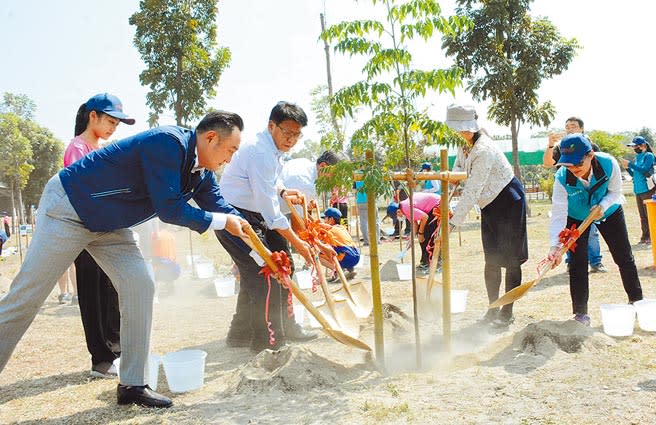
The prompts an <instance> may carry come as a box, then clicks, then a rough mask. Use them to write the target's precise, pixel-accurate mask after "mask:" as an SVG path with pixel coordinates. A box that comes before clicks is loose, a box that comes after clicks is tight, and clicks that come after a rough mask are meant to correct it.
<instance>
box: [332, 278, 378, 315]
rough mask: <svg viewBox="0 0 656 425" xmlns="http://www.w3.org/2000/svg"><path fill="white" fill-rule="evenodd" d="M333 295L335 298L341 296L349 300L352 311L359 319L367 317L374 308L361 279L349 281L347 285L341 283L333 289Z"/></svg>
mask: <svg viewBox="0 0 656 425" xmlns="http://www.w3.org/2000/svg"><path fill="white" fill-rule="evenodd" d="M333 295H334V296H335V298H336V299H339V298H342V299H346V300H349V301H351V303H352V304H353V305H352V307H353V312H354V313H355V316H356V317H357V318H359V319H364V318H366V317H369V315H370V314H371V311H372V310H373V308H374V303H373V301H372V300H371V295H369V291H368V290H367V288H366V287H365V284H364V282H362V281H356V282H352V283H349V286H348V287H346V286H344V285H342V286H341V287H340V288H338V289H336V290H335V291H333Z"/></svg>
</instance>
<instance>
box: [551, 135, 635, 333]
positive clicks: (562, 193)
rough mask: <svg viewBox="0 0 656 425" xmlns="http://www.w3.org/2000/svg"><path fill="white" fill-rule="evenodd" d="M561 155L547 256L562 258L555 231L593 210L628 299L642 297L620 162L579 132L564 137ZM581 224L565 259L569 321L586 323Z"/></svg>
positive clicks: (556, 261)
mask: <svg viewBox="0 0 656 425" xmlns="http://www.w3.org/2000/svg"><path fill="white" fill-rule="evenodd" d="M560 151H561V156H560V159H559V160H558V164H560V165H562V166H561V167H560V168H559V169H558V171H557V172H556V176H555V181H554V186H553V196H552V216H551V225H550V228H549V237H550V239H551V250H550V251H549V257H548V258H549V259H550V260H554V267H556V266H557V265H558V264H560V262H561V260H562V257H560V256H557V254H556V253H557V251H558V250H559V248H560V247H561V246H562V242H561V241H560V232H561V231H562V230H563V229H565V228H572V225H574V224H576V226H577V227H578V226H580V225H581V223H582V222H583V221H584V220H585V218H586V217H587V216H588V215H589V214H590V213H594V218H595V223H596V224H597V228H598V229H599V232H600V233H601V236H602V237H603V238H604V240H605V241H606V244H607V245H608V249H609V250H610V253H611V255H612V257H613V261H615V264H617V265H618V267H619V269H620V276H621V279H622V284H623V285H624V290H625V292H626V294H627V295H628V298H629V299H628V301H629V302H630V303H633V302H634V301H638V300H641V299H642V288H641V286H640V279H639V278H638V270H637V268H636V265H635V261H634V259H633V253H632V251H631V244H630V243H629V236H628V232H627V229H626V222H625V220H624V210H623V208H622V204H623V203H624V202H625V199H624V195H622V180H621V177H620V167H619V164H618V163H617V161H616V160H615V158H613V157H612V156H610V155H608V154H606V153H603V152H594V151H593V150H592V145H591V144H590V141H588V139H587V138H586V137H585V136H583V135H582V134H579V133H575V134H570V135H568V136H565V137H564V138H563V140H562V141H561V143H560ZM589 234H590V229H589V228H588V229H586V230H585V231H584V232H583V233H582V234H581V235H580V237H579V239H578V240H577V241H576V245H577V246H576V249H575V250H574V252H572V256H571V261H570V273H569V287H570V295H571V297H572V310H573V313H574V320H576V321H578V322H580V323H582V324H584V325H586V326H590V316H588V298H589V287H588V283H589V281H588V255H587V252H588V237H589Z"/></svg>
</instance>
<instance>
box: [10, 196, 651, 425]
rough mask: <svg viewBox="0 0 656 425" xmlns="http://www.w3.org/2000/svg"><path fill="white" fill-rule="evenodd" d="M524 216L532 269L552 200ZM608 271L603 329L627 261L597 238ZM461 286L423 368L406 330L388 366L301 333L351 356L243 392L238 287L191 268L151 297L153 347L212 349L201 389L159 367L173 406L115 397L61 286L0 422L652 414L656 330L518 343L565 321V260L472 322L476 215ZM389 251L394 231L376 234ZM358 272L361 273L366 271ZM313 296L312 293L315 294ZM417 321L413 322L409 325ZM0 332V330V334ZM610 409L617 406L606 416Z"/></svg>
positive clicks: (619, 295) (38, 324)
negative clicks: (537, 348)
mask: <svg viewBox="0 0 656 425" xmlns="http://www.w3.org/2000/svg"><path fill="white" fill-rule="evenodd" d="M627 210H628V212H627V219H628V225H629V233H630V235H631V238H632V240H633V241H636V240H637V239H638V238H639V233H638V232H639V225H638V219H637V212H636V211H635V206H634V199H633V198H629V199H628V205H627ZM532 211H533V217H532V218H530V219H529V234H530V240H529V254H530V260H529V262H527V263H526V265H525V266H524V268H523V271H524V277H525V279H524V280H528V279H530V278H531V277H532V276H533V274H534V270H535V266H536V265H537V262H538V261H539V260H540V259H541V258H542V257H543V256H544V255H545V253H546V252H547V250H548V243H547V237H546V235H547V223H548V218H547V217H546V213H547V211H548V205H547V204H544V203H533V204H532ZM178 240H179V241H180V244H179V257H180V258H184V256H185V255H186V254H187V253H188V233H187V231H186V230H185V231H181V232H180V233H178ZM602 246H603V249H602V253H603V254H604V263H605V264H606V265H607V266H608V268H609V270H610V272H609V273H608V274H603V275H600V274H593V275H591V297H590V312H591V316H592V320H593V327H595V329H596V330H600V326H601V318H600V315H599V304H601V303H606V302H624V301H625V298H626V296H625V294H624V291H623V289H622V286H621V282H620V279H619V273H618V272H617V270H616V267H615V266H614V265H613V264H612V261H611V259H610V255H609V253H608V251H607V249H606V248H605V246H604V245H603V244H602ZM451 248H452V250H451V258H452V264H453V272H452V281H453V285H454V287H455V288H463V289H468V290H469V291H470V292H469V299H468V306H467V312H466V313H464V314H459V315H455V316H454V322H453V351H454V354H455V356H452V355H448V354H445V353H444V352H443V351H442V349H441V347H442V341H441V339H442V338H441V322H440V321H439V320H436V321H432V322H426V321H422V322H421V328H422V332H421V337H422V342H423V343H424V346H425V347H424V351H423V358H422V360H423V367H422V370H420V371H418V370H417V369H416V367H415V349H414V345H413V341H414V336H413V335H412V333H409V334H403V333H402V332H398V331H395V330H393V329H390V328H391V326H390V325H389V324H387V325H386V327H385V363H386V366H387V370H388V372H389V373H388V374H387V375H385V374H381V373H378V372H374V371H371V370H370V369H367V368H366V367H359V366H360V365H363V364H365V363H366V361H367V359H366V356H365V355H364V354H363V353H362V352H359V351H356V350H353V349H350V348H348V347H345V346H343V345H341V344H338V343H336V342H334V341H333V340H330V339H328V338H327V337H321V338H319V339H318V340H316V341H313V342H311V343H308V344H306V346H307V347H308V348H309V349H311V350H312V351H313V352H315V353H317V354H319V355H321V356H323V357H325V358H328V359H330V360H331V361H333V362H336V363H339V364H342V365H344V366H347V367H349V368H352V370H353V373H352V374H349V375H348V376H346V375H345V376H343V377H340V379H339V382H340V384H339V385H336V386H334V387H328V388H326V387H322V388H316V389H314V390H310V391H303V392H291V393H283V392H280V390H277V389H271V390H269V391H261V392H260V393H254V394H253V393H251V394H245V393H239V392H237V393H235V392H234V391H231V390H230V388H231V384H232V383H233V382H234V380H235V379H236V378H237V377H238V374H239V369H240V367H242V366H243V365H244V364H246V363H247V362H248V361H249V360H251V359H252V354H251V353H250V352H249V351H248V350H246V349H232V348H227V347H226V346H225V343H224V339H225V335H226V331H227V327H228V324H229V320H230V318H231V316H232V312H233V310H234V304H235V297H232V298H216V296H215V294H214V288H213V286H212V282H211V280H192V279H190V278H189V276H187V275H184V276H183V278H181V279H180V280H179V281H177V282H176V284H175V292H174V293H173V294H170V295H168V296H166V294H164V293H161V294H160V303H159V304H156V305H155V317H154V329H153V340H152V348H153V352H155V353H166V352H169V351H175V350H179V349H184V348H200V349H203V350H205V351H207V352H208V358H207V367H206V376H205V385H204V387H203V388H202V389H200V390H198V391H195V392H191V393H186V394H171V393H170V392H169V391H168V387H167V384H166V380H165V379H164V377H163V370H160V380H159V390H161V391H162V392H163V393H165V394H167V395H171V396H172V397H173V399H174V403H175V406H174V407H173V408H171V409H168V410H166V411H153V410H148V409H143V408H138V407H120V406H117V405H116V401H115V400H116V399H115V390H116V382H115V381H108V380H94V379H91V378H90V377H89V375H88V370H89V367H90V364H89V358H88V357H89V356H88V353H87V352H86V347H85V343H84V335H83V331H82V326H81V322H80V319H79V317H78V316H79V312H78V309H77V308H76V307H71V306H60V305H58V304H57V300H56V294H57V292H56V290H55V291H53V293H52V294H51V296H50V297H49V298H48V300H47V302H46V303H45V304H44V306H43V307H42V309H41V311H40V313H39V315H38V316H37V318H36V320H35V321H34V323H33V324H32V326H31V327H30V329H29V330H28V332H27V333H26V335H25V336H24V338H23V340H22V341H21V343H20V344H19V345H18V347H17V349H16V351H15V353H14V355H13V358H12V359H11V361H10V362H9V364H8V365H7V367H6V369H5V370H4V371H3V373H2V374H1V375H0V423H3V424H4V423H18V424H36V423H39V424H77V423H102V424H114V423H116V424H118V423H120V424H124V423H125V424H155V423H157V424H159V423H162V424H169V423H171V424H188V423H189V424H205V423H230V424H233V423H234V424H246V423H254V424H255V423H257V424H268V423H276V424H280V423H290V424H297V423H299V424H315V423H347V422H348V423H354V424H359V423H372V424H373V423H417V424H420V423H421V424H423V423H467V424H480V423H509V424H555V423H558V424H562V423H579V424H595V423H602V422H609V421H611V422H612V423H618V424H631V423H635V424H638V423H651V422H653V415H654V412H655V408H656V402H655V398H654V391H656V370H655V369H656V362H655V361H654V357H653V353H654V352H655V349H656V342H655V340H654V336H653V335H652V334H649V333H646V332H643V331H640V330H639V329H638V328H637V327H636V332H635V334H634V336H633V337H630V338H616V339H615V343H614V344H613V345H610V346H608V347H605V348H597V349H587V350H582V351H580V352H576V353H571V354H568V353H565V352H563V351H560V350H555V351H554V352H553V353H551V354H549V355H544V354H543V355H534V354H530V353H524V352H522V351H521V350H517V348H516V347H513V346H512V337H513V335H514V334H515V333H516V332H518V331H520V330H522V329H524V328H525V327H526V325H528V324H529V323H533V322H538V321H541V320H545V319H549V320H566V319H568V318H569V317H570V309H571V307H570V299H569V288H568V281H567V276H566V274H565V273H564V267H563V266H561V268H559V269H557V270H554V271H552V272H551V274H549V275H548V276H547V277H546V278H545V279H544V280H543V281H542V282H541V283H540V284H539V286H537V287H536V288H534V289H533V290H532V291H531V292H530V293H529V294H528V295H527V296H526V297H525V298H524V299H522V300H521V301H519V302H518V303H517V304H516V309H515V314H516V317H517V321H516V322H515V324H514V325H513V326H512V327H511V329H510V331H509V332H506V333H503V334H489V333H487V332H483V333H481V332H478V331H476V327H475V326H474V322H475V321H476V319H477V318H478V317H480V316H481V315H482V314H483V313H484V311H485V306H486V301H487V300H486V295H485V289H484V284H483V278H482V275H483V257H482V249H481V244H480V230H479V228H478V226H477V224H476V223H471V224H469V225H467V226H465V227H464V229H463V231H462V246H459V243H458V235H457V234H455V235H453V236H452V238H451ZM634 248H635V250H634V255H635V256H636V260H637V264H638V267H639V272H640V276H641V279H642V285H643V288H644V292H645V296H646V297H648V298H654V297H656V294H655V293H654V292H655V291H654V288H653V284H654V271H653V270H652V269H649V268H647V266H650V265H651V264H652V258H651V251H650V250H648V249H643V248H637V247H636V246H634ZM194 250H195V252H202V253H203V255H205V256H207V257H210V258H213V259H214V261H215V263H216V265H217V267H227V266H228V264H229V261H228V258H227V255H226V254H225V253H224V252H223V250H222V249H221V247H220V246H219V244H218V242H217V241H216V240H215V239H214V236H213V235H212V234H210V233H208V234H206V235H194ZM380 252H381V259H382V260H383V262H384V261H387V260H388V259H391V258H393V257H394V256H395V255H396V253H397V252H398V244H396V243H385V244H383V245H381V246H380ZM17 266H18V261H17V257H15V256H14V257H11V258H9V259H8V260H6V261H4V262H2V263H0V271H1V272H2V276H0V295H1V294H3V293H4V292H6V289H7V286H8V283H9V280H8V278H9V277H11V276H13V274H14V273H15V272H16V268H17ZM360 273H361V274H364V273H363V272H362V271H361V272H360ZM313 296H314V297H318V295H313ZM383 302H389V303H393V304H395V305H397V306H399V307H401V308H403V309H404V310H405V311H406V312H411V305H412V295H411V286H410V285H409V284H408V283H407V282H384V283H383ZM362 325H363V332H362V335H363V336H362V337H363V338H364V339H365V340H366V341H367V342H369V343H370V344H371V345H372V346H373V324H372V322H371V321H363V322H362ZM409 329H410V330H411V329H412V326H410V327H409ZM0 337H1V336H0ZM611 418H612V419H611Z"/></svg>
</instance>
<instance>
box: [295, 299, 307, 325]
mask: <svg viewBox="0 0 656 425" xmlns="http://www.w3.org/2000/svg"><path fill="white" fill-rule="evenodd" d="M294 320H295V321H296V323H298V324H299V325H300V326H303V323H304V322H305V306H304V305H303V304H296V303H294Z"/></svg>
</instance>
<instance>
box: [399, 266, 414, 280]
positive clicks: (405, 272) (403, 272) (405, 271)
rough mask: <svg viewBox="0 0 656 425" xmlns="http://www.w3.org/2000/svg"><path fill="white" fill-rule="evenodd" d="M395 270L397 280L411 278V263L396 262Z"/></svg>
mask: <svg viewBox="0 0 656 425" xmlns="http://www.w3.org/2000/svg"><path fill="white" fill-rule="evenodd" d="M396 272H397V273H398V274H399V280H411V279H412V264H397V265H396Z"/></svg>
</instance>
